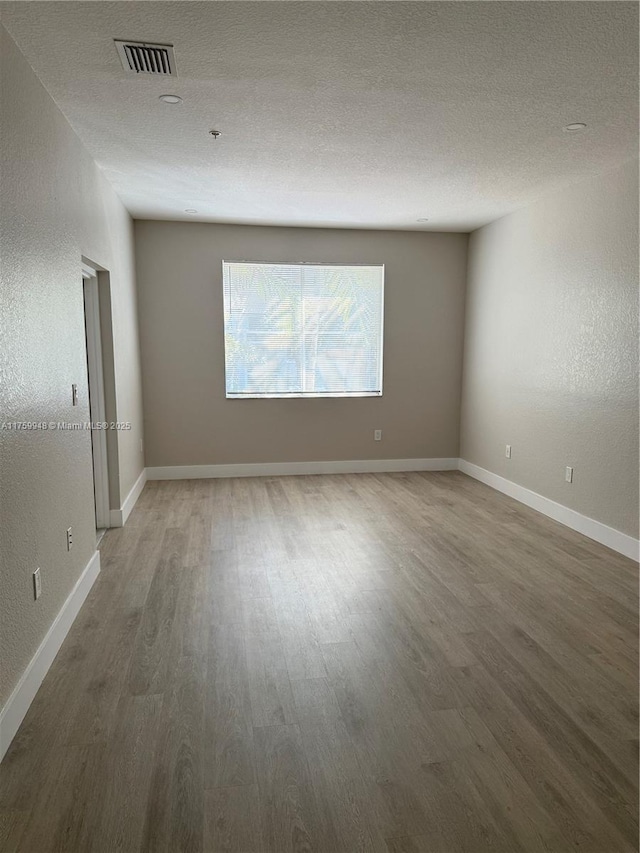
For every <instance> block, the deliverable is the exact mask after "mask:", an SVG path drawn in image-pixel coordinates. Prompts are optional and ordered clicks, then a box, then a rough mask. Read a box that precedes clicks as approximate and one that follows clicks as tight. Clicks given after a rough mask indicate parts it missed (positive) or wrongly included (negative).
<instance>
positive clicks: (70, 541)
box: [67, 527, 73, 551]
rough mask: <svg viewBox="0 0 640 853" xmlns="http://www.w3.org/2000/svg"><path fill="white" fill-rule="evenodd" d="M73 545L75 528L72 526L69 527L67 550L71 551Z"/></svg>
mask: <svg viewBox="0 0 640 853" xmlns="http://www.w3.org/2000/svg"><path fill="white" fill-rule="evenodd" d="M72 547H73V530H72V529H71V528H70V527H67V551H70V550H71V548H72Z"/></svg>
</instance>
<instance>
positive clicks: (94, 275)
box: [82, 263, 110, 541]
mask: <svg viewBox="0 0 640 853" xmlns="http://www.w3.org/2000/svg"><path fill="white" fill-rule="evenodd" d="M82 286H83V294H84V327H85V335H86V350H87V375H88V381H89V417H90V419H91V425H92V429H91V453H92V457H93V494H94V501H95V518H96V538H97V540H98V541H100V539H101V538H102V536H103V534H104V532H105V530H106V529H107V528H108V527H109V526H110V525H109V513H110V506H109V449H108V445H107V429H106V428H100V425H105V424H106V423H107V411H106V406H105V378H104V362H103V350H104V347H103V341H102V328H103V326H102V323H101V315H100V290H99V288H100V285H99V282H98V270H97V269H94V268H93V267H91V266H89V265H87V264H85V263H83V265H82Z"/></svg>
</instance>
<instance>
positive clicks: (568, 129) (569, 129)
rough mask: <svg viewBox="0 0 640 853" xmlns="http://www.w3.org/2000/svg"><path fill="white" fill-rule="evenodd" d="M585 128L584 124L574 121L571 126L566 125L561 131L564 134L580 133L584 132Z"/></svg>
mask: <svg viewBox="0 0 640 853" xmlns="http://www.w3.org/2000/svg"><path fill="white" fill-rule="evenodd" d="M586 127H587V125H586V124H584V122H581V121H575V122H573V124H567V125H565V126H564V127H563V128H562V129H563V130H564V132H565V133H580V131H581V130H585V129H586Z"/></svg>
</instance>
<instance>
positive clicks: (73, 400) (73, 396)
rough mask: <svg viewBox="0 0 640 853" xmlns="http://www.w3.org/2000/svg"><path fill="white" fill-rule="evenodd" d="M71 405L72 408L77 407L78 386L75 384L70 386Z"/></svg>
mask: <svg viewBox="0 0 640 853" xmlns="http://www.w3.org/2000/svg"><path fill="white" fill-rule="evenodd" d="M71 405H72V406H77V405H78V386H77V385H76V384H75V382H74V384H73V385H72V386H71Z"/></svg>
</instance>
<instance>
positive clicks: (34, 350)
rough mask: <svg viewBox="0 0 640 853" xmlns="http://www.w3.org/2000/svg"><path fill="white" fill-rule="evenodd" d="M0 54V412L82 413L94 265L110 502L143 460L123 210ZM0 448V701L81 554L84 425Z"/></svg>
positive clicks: (43, 97) (18, 67)
mask: <svg viewBox="0 0 640 853" xmlns="http://www.w3.org/2000/svg"><path fill="white" fill-rule="evenodd" d="M0 54H1V57H2V60H1V61H2V137H1V149H0V150H1V159H2V179H1V184H0V190H1V193H2V196H1V205H0V208H1V210H0V215H1V224H2V229H1V236H0V254H1V260H2V267H1V275H2V278H1V282H2V315H1V320H0V358H1V367H2V373H1V377H2V386H1V389H0V394H1V397H0V420H2V421H35V422H39V421H47V422H48V421H76V420H79V421H85V420H88V419H89V409H88V391H87V375H86V371H87V369H86V354H85V342H84V309H83V299H82V281H81V275H80V267H81V256H82V255H84V256H85V257H87V258H90V259H91V260H93V261H94V262H96V263H97V264H100V265H101V266H104V267H105V268H107V269H108V270H109V271H110V273H111V289H112V308H113V324H114V340H115V348H116V362H115V376H116V405H117V415H118V418H119V419H120V420H123V421H131V422H132V424H133V429H132V431H131V432H123V433H122V434H121V435H120V436H119V446H118V458H119V479H120V492H121V495H120V496H121V498H122V497H123V496H126V494H127V493H128V491H129V489H130V488H131V486H132V485H133V483H134V482H135V479H136V477H137V476H138V475H139V473H140V471H141V470H142V466H143V459H142V454H141V452H140V438H141V436H142V414H141V391H140V370H139V356H138V340H137V319H136V296H135V279H134V265H133V240H132V224H131V219H130V217H129V215H128V214H127V212H126V211H125V209H124V207H123V206H122V204H121V203H120V201H119V200H118V199H117V198H116V196H115V194H114V193H113V191H112V190H111V188H110V187H109V186H108V185H107V183H106V182H105V181H104V179H103V178H102V176H101V174H100V172H99V170H98V168H97V167H96V166H95V164H94V163H93V161H92V160H91V159H90V157H89V156H88V154H87V153H86V152H85V150H84V149H83V147H82V146H81V144H80V142H79V141H78V139H77V137H76V136H75V134H74V133H73V131H72V130H71V128H70V127H69V125H68V123H67V121H66V120H65V119H64V118H63V116H62V114H61V113H60V112H59V111H58V109H57V108H56V106H55V105H54V103H53V101H52V100H51V98H50V97H49V96H48V95H47V93H46V92H45V90H44V89H43V87H42V86H41V85H40V83H39V81H38V79H37V78H36V76H35V75H34V73H33V72H32V70H31V68H30V67H29V65H28V64H27V62H26V60H25V59H24V57H23V56H22V54H21V53H20V52H19V51H18V49H17V47H16V46H15V44H14V43H13V41H12V40H11V39H10V38H9V36H8V35H7V33H6V31H5V30H4V29H3V28H2V27H0ZM73 382H75V383H77V384H78V387H79V389H80V394H81V399H80V405H79V406H78V407H77V408H72V407H71V384H72V383H73ZM0 451H1V457H0V465H1V492H0V500H1V503H0V510H1V514H0V565H1V567H2V574H1V585H2V589H1V595H0V630H1V640H2V644H1V645H2V665H1V667H0V678H1V683H0V705H2V704H4V702H5V701H6V699H7V698H8V696H9V694H10V693H11V690H12V689H13V688H14V687H15V685H16V682H17V681H18V679H19V677H20V676H21V674H22V672H23V671H24V669H25V667H26V665H27V664H28V662H29V660H30V659H31V657H32V656H33V654H34V653H35V651H36V649H37V648H38V645H39V643H40V642H41V640H42V639H43V637H44V635H45V633H46V632H47V630H48V629H49V627H50V625H51V623H52V622H53V620H54V618H55V616H56V615H57V613H58V611H59V610H60V607H61V606H62V604H63V603H64V601H65V599H66V598H67V596H68V594H69V592H70V591H71V589H72V587H73V585H74V584H75V582H76V580H77V579H78V576H79V575H80V573H81V572H82V570H83V569H84V567H85V566H86V564H87V562H88V560H89V558H90V557H91V555H92V553H93V552H94V550H95V525H94V515H93V480H92V469H91V437H90V433H89V432H84V431H83V432H49V431H47V432H43V431H37V432H36V431H33V432H8V431H0ZM70 526H71V527H73V531H74V545H73V549H72V550H71V551H70V552H67V550H66V539H65V537H66V529H67V527H70ZM37 566H40V567H41V570H42V595H41V597H40V598H39V600H38V601H34V600H33V591H32V577H31V576H32V572H33V571H34V569H35V568H36V567H37Z"/></svg>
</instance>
